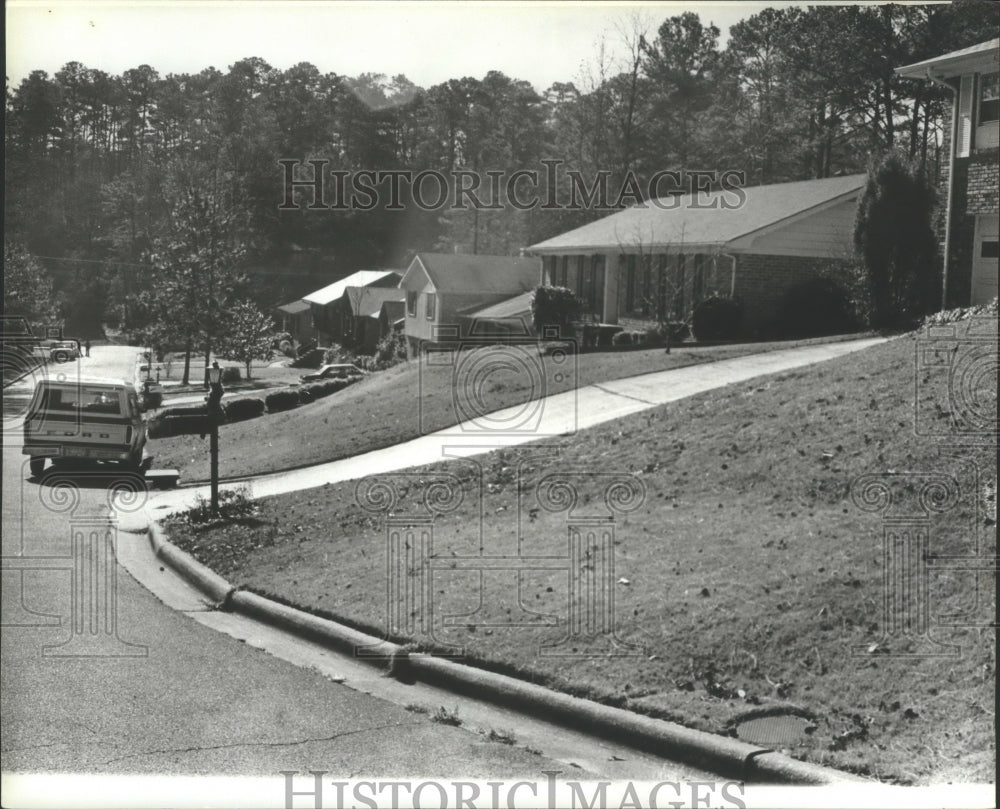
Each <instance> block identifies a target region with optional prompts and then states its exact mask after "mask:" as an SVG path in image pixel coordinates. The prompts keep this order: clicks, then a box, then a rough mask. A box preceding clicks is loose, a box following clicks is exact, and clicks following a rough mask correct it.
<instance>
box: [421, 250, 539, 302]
mask: <svg viewBox="0 0 1000 809" xmlns="http://www.w3.org/2000/svg"><path fill="white" fill-rule="evenodd" d="M418 261H419V263H420V265H421V266H423V268H424V270H425V271H426V272H427V275H428V276H429V277H430V280H431V283H432V284H433V285H434V288H435V289H436V290H437V291H438V292H452V293H459V294H460V293H468V294H504V293H507V294H511V295H514V294H516V293H518V292H523V291H525V290H527V289H533V288H534V287H536V286H538V282H539V279H540V270H539V266H538V259H536V258H511V257H509V256H478V255H475V256H472V255H462V254H460V253H419V254H418V255H417V256H416V258H414V259H413V264H411V265H410V269H409V270H407V274H409V273H410V270H412V269H413V267H414V265H416V264H417V262H418Z"/></svg>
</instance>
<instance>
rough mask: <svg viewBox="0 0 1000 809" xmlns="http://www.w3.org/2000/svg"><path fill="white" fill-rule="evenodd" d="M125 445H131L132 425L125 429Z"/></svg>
mask: <svg viewBox="0 0 1000 809" xmlns="http://www.w3.org/2000/svg"><path fill="white" fill-rule="evenodd" d="M125 443H126V444H131V443H132V425H131V424H130V425H129V426H128V427H126V428H125Z"/></svg>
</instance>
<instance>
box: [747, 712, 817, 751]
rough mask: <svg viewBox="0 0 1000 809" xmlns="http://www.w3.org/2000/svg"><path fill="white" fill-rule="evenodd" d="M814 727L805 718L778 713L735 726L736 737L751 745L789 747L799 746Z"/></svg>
mask: <svg viewBox="0 0 1000 809" xmlns="http://www.w3.org/2000/svg"><path fill="white" fill-rule="evenodd" d="M815 727H816V726H815V725H814V724H813V722H812V720H810V719H808V718H807V717H804V716H799V715H797V714H793V713H780V714H771V715H768V716H756V717H754V718H752V719H745V720H742V721H739V722H737V724H736V735H737V736H739V737H740V738H741V739H743V740H744V741H747V742H751V743H753V744H760V745H764V746H767V747H789V746H791V745H796V744H800V743H801V742H802V741H803V740H804V739H805V737H806V734H807V733H809V732H811V731H812V730H813V729H815Z"/></svg>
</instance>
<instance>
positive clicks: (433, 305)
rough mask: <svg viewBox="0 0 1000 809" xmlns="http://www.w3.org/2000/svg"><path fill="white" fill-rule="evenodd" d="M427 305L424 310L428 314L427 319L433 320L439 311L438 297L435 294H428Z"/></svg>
mask: <svg viewBox="0 0 1000 809" xmlns="http://www.w3.org/2000/svg"><path fill="white" fill-rule="evenodd" d="M426 299H427V303H426V304H425V305H424V310H425V311H426V313H427V319H428V320H433V319H434V314H435V311H436V309H437V295H435V294H434V293H433V292H428V293H427V295H426Z"/></svg>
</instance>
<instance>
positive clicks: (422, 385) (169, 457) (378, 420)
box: [148, 337, 846, 483]
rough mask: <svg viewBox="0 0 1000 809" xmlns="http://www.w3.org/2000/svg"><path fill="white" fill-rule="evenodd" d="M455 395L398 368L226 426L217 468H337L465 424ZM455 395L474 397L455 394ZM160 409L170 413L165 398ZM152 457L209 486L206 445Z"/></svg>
mask: <svg viewBox="0 0 1000 809" xmlns="http://www.w3.org/2000/svg"><path fill="white" fill-rule="evenodd" d="M840 339H846V338H837V337H834V338H820V339H815V340H799V341H795V342H772V343H746V344H739V345H719V346H700V347H699V346H682V347H675V348H674V349H673V350H672V351H671V353H669V354H667V353H665V352H664V350H663V349H662V348H658V349H648V350H641V351H640V350H636V351H622V352H617V351H614V352H612V351H609V352H599V353H588V354H581V355H579V356H578V357H576V359H575V360H574V361H571V362H569V363H565V364H563V365H560V366H559V368H558V370H559V371H560V372H561V379H559V380H558V381H556V379H555V378H554V375H552V374H549V375H548V376H549V378H547V379H545V380H544V384H543V386H541V387H538V386H536V387H534V388H533V387H532V384H531V379H530V378H529V377H528V375H527V374H525V373H523V372H518V371H517V370H507V369H504V368H500V367H498V368H497V369H496V370H495V371H494V372H493V373H491V374H490V375H489V376H488V379H487V380H486V382H485V384H484V385H483V386H482V390H481V393H482V395H483V396H484V397H485V400H486V401H485V409H486V410H489V411H493V410H500V409H502V408H505V407H511V406H514V405H518V404H522V403H523V402H526V401H529V400H530V399H532V398H537V397H538V396H543V395H548V394H553V393H562V392H564V391H567V390H572V389H573V388H579V387H583V386H585V385H590V384H593V383H596V382H607V381H610V380H613V379H622V378H624V377H628V376H636V375H638V374H646V373H652V372H654V371H663V370H667V369H670V368H681V367H684V366H687V365H695V364H698V363H702V362H714V361H716V360H722V359H729V358H732V357H740V356H745V355H747V354H757V353H761V352H765V351H774V350H778V349H786V348H794V347H796V346H802V345H810V344H816V343H823V342H831V341H836V340H840ZM481 368H482V366H480V370H481ZM266 370H267V371H271V369H266ZM281 370H282V371H287V370H288V369H281ZM291 370H293V371H295V370H296V369H291ZM264 371H265V369H262V370H261V373H262V378H264V377H263V373H264ZM306 372H307V371H305V370H302V371H298V372H297V373H298V374H302V373H306ZM272 373H273V374H277V373H278V371H276V370H275V371H272ZM296 378H297V377H296ZM463 378H464V377H463ZM469 378H472V375H471V374H470V375H469ZM455 390H456V385H455V384H454V378H453V371H452V368H450V367H446V366H438V365H431V364H426V363H418V362H416V361H411V362H407V363H403V364H401V365H397V366H395V367H393V368H389V369H387V370H384V371H379V372H377V373H374V374H371V375H370V376H369V377H367V378H365V379H363V380H362V381H361V382H359V383H358V384H356V385H353V386H352V387H350V388H347V389H346V390H344V391H341V392H340V393H337V394H335V395H333V396H330V397H328V398H325V399H321V400H319V401H317V402H313V403H311V404H308V405H305V406H302V407H299V408H297V409H295V410H290V411H287V412H284V413H276V414H273V415H267V416H264V417H263V418H261V419H254V420H252V421H247V422H242V423H238V424H228V425H224V426H223V427H222V428H221V429H220V431H219V438H220V440H219V453H220V454H219V459H220V460H219V465H220V468H221V469H222V470H223V471H222V473H223V476H224V477H225V476H226V475H229V476H232V477H236V476H238V477H245V476H247V475H256V474H263V473H266V472H275V471H279V470H281V469H291V468H294V467H300V466H307V465H310V464H317V463H323V462H325V461H335V460H338V459H340V458H348V457H351V456H352V455H359V454H361V453H364V452H370V451H371V450H375V449H381V448H382V447H389V446H393V445H394V444H399V443H401V442H403V441H409V440H410V439H413V438H418V437H419V436H421V435H424V434H426V433H429V432H433V431H435V430H441V429H445V428H446V427H451V426H454V425H455V424H456V423H458V422H459V421H460V420H461V416H460V415H458V414H456V407H455ZM240 395H249V396H253V395H254V394H253V392H247V393H235V392H234V393H232V395H231V396H229V395H227V398H236V397H237V396H240ZM459 395H461V396H468V395H470V393H469V391H468V390H466V389H465V388H461V387H460V388H459ZM165 404H166V405H167V406H169V404H170V403H169V400H168V401H167V402H166V403H165ZM473 412H482V410H480V409H476V410H474V411H473ZM148 451H149V453H150V454H152V455H154V456H155V457H156V464H157V466H164V467H173V468H177V469H179V470H180V473H181V480H183V481H184V482H185V483H191V482H195V481H204V480H207V479H208V475H209V470H208V453H207V451H206V448H205V442H204V441H202V440H200V439H199V438H198V436H196V435H195V436H191V435H186V436H177V437H174V438H168V439H160V440H156V441H153V442H151V443H150V444H149V446H148Z"/></svg>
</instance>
